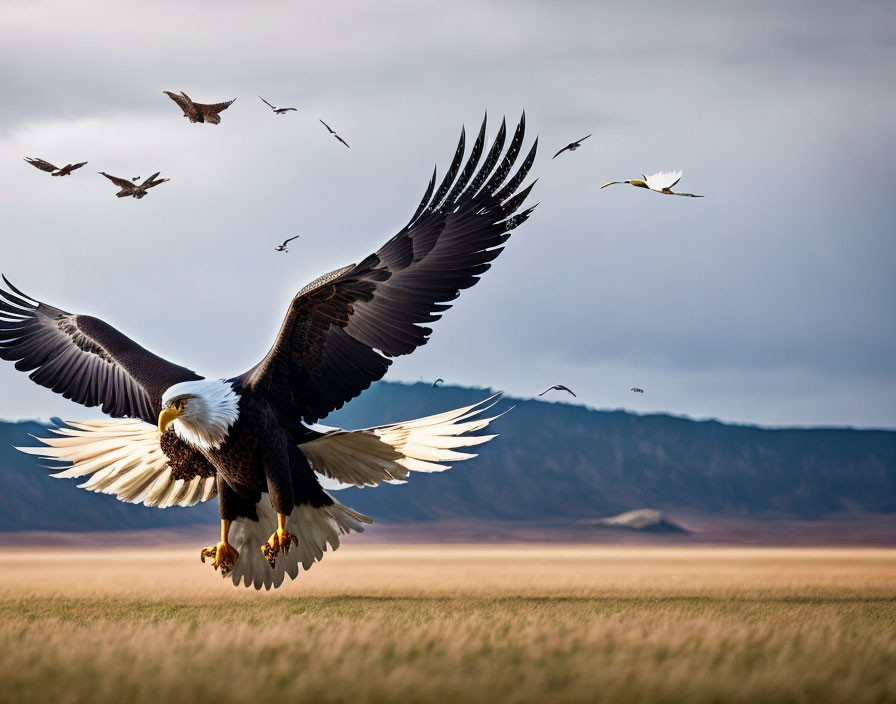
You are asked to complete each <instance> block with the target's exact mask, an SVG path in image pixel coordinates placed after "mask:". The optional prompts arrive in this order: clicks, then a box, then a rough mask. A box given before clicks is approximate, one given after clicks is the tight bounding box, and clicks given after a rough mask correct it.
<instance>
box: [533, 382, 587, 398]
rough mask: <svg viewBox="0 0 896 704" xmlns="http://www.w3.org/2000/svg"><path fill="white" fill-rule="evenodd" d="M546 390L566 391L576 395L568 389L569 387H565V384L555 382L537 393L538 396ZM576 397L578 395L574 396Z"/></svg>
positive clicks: (542, 394)
mask: <svg viewBox="0 0 896 704" xmlns="http://www.w3.org/2000/svg"><path fill="white" fill-rule="evenodd" d="M548 391H566V392H567V393H570V394H572V395H573V396H576V395H575V392H573V390H572V389H570V388H569V387H567V386H564V385H563V384H555V385H554V386H549V387H548V388H546V389H545V390H544V391H542V392H541V393H540V394H538V395H539V396H544V395H545V394H546V393H547V392H548ZM576 398H578V396H576Z"/></svg>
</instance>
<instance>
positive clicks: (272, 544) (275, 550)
mask: <svg viewBox="0 0 896 704" xmlns="http://www.w3.org/2000/svg"><path fill="white" fill-rule="evenodd" d="M287 518H288V516H286V515H285V514H282V513H278V514H277V530H276V531H274V532H273V533H271V537H270V538H268V542H267V543H265V544H264V545H262V546H261V554H262V555H264V559H265V560H267V561H268V564H269V565H270V566H271V569H273V568H274V567H275V566H276V565H277V556H278V555H279V554H280V553H281V551H282V552H283V554H284V555H285V554H286V553H288V552H289V546H290V545H298V544H299V541H298V538H296V536H294V535H293V534H292V533H290V532H289V531H288V530H286V519H287Z"/></svg>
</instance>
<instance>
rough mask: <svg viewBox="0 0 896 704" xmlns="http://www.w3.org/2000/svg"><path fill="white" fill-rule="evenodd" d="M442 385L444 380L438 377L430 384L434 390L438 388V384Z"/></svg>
mask: <svg viewBox="0 0 896 704" xmlns="http://www.w3.org/2000/svg"><path fill="white" fill-rule="evenodd" d="M444 383H445V380H444V379H443V378H442V377H439V378H438V379H436V380H435V381H434V382H432V388H434V389H435V388H437V387H438V386H439V384H444Z"/></svg>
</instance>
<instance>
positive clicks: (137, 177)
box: [131, 176, 140, 182]
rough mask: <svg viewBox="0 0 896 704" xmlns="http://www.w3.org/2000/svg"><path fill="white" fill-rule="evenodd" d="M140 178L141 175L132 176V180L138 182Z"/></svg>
mask: <svg viewBox="0 0 896 704" xmlns="http://www.w3.org/2000/svg"><path fill="white" fill-rule="evenodd" d="M139 180H140V177H139V176H131V181H134V182H137V181H139Z"/></svg>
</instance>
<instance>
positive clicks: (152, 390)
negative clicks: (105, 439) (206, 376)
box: [0, 276, 202, 425]
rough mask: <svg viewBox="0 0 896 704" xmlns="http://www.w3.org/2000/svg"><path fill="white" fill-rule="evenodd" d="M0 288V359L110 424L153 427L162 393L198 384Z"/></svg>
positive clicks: (104, 329) (96, 322)
mask: <svg viewBox="0 0 896 704" xmlns="http://www.w3.org/2000/svg"><path fill="white" fill-rule="evenodd" d="M3 281H4V282H5V283H6V285H7V287H8V288H9V290H5V289H2V288H0V359H5V360H7V361H10V362H15V365H16V369H18V370H19V371H23V372H31V374H30V375H29V376H30V378H31V380H32V381H34V382H36V383H38V384H40V385H41V386H44V387H46V388H48V389H51V390H52V391H55V392H56V393H58V394H62V395H63V396H64V397H65V398H68V399H71V400H72V401H75V402H77V403H80V404H82V405H84V406H88V407H92V406H101V407H102V410H103V413H107V414H109V415H110V416H113V417H115V418H141V419H142V420H144V421H146V422H147V423H152V424H153V425H155V423H156V420H157V418H158V415H159V412H160V410H161V402H162V394H163V393H164V392H165V390H166V389H167V388H168V387H169V386H172V385H173V384H177V383H179V382H181V381H192V380H196V379H201V378H202V377H200V376H197V375H196V374H194V373H193V372H192V371H190V370H189V369H186V368H184V367H180V366H178V365H176V364H172V363H171V362H168V361H167V360H164V359H162V358H161V357H158V356H156V355H154V354H153V353H152V352H150V351H148V350H146V349H144V348H143V347H141V346H140V345H138V344H137V343H136V342H134V341H133V340H131V339H130V338H128V337H126V336H125V335H122V334H121V333H120V332H119V331H118V330H116V329H115V328H113V327H112V326H111V325H109V324H108V323H105V322H103V321H102V320H100V319H99V318H93V317H91V316H89V315H74V314H72V313H67V312H66V311H64V310H60V309H59V308H55V307H53V306H50V305H47V304H45V303H41V302H39V301H37V300H35V299H33V298H31V297H30V296H28V295H27V294H24V293H22V292H21V291H20V290H18V289H17V288H15V287H14V286H13V285H12V284H11V283H10V282H9V281H8V280H7V279H6V277H5V276H4V277H3Z"/></svg>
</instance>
